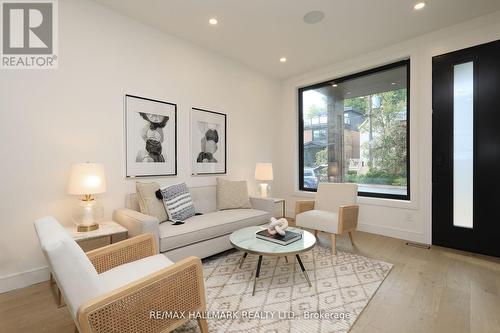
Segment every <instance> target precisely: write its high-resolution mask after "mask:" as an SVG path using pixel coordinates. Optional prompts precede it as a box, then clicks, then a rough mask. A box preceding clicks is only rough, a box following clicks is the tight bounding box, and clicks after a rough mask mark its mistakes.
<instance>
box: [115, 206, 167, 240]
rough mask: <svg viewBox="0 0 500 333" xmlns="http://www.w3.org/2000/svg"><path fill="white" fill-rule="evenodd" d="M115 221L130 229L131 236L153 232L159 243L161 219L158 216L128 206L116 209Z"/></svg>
mask: <svg viewBox="0 0 500 333" xmlns="http://www.w3.org/2000/svg"><path fill="white" fill-rule="evenodd" d="M113 221H115V222H117V223H119V224H121V225H122V226H124V227H125V228H127V229H128V235H129V237H134V236H139V235H142V234H153V236H155V239H156V242H157V243H156V244H157V245H158V243H159V239H160V229H159V226H160V221H158V219H157V218H156V217H153V216H149V215H145V214H142V213H139V212H136V211H135V210H132V209H128V208H120V209H115V211H114V212H113Z"/></svg>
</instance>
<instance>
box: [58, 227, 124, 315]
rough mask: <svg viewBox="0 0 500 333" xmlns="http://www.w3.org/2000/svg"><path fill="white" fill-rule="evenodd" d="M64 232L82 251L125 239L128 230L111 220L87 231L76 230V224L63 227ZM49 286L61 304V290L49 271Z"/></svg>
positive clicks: (60, 304)
mask: <svg viewBox="0 0 500 333" xmlns="http://www.w3.org/2000/svg"><path fill="white" fill-rule="evenodd" d="M65 229H66V232H67V233H68V234H69V235H70V236H71V237H73V239H74V240H75V241H76V243H77V244H78V245H80V247H81V248H82V249H83V251H84V252H88V251H92V250H95V249H98V248H100V247H103V246H106V245H110V244H113V243H116V242H119V241H122V240H125V239H127V233H128V230H127V229H126V228H125V227H123V226H122V225H120V224H118V223H116V222H113V221H104V222H101V223H99V229H97V230H93V231H87V232H78V231H77V229H76V225H74V226H69V227H65ZM50 286H51V288H52V291H53V292H54V297H55V299H56V304H57V307H61V306H63V304H62V297H61V291H60V290H59V287H58V286H57V283H56V281H55V280H54V278H53V276H52V273H50Z"/></svg>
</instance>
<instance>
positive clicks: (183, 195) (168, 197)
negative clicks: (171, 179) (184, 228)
mask: <svg viewBox="0 0 500 333" xmlns="http://www.w3.org/2000/svg"><path fill="white" fill-rule="evenodd" d="M161 194H162V195H163V204H164V205H165V209H166V210H167V213H168V216H169V218H170V220H171V221H185V220H187V219H188V218H190V217H191V216H194V215H195V210H194V204H193V199H192V198H191V194H190V193H189V190H188V188H187V186H186V183H181V184H176V185H171V186H167V187H164V188H162V189H161Z"/></svg>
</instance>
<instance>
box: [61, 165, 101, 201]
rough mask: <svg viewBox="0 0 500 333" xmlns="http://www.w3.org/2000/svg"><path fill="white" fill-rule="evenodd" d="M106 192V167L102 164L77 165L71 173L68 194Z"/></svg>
mask: <svg viewBox="0 0 500 333" xmlns="http://www.w3.org/2000/svg"><path fill="white" fill-rule="evenodd" d="M103 192H106V177H105V175H104V166H103V165H102V164H100V163H75V164H73V165H71V170H70V172H69V182H68V193H69V194H75V195H85V194H97V193H103Z"/></svg>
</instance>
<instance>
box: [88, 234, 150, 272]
mask: <svg viewBox="0 0 500 333" xmlns="http://www.w3.org/2000/svg"><path fill="white" fill-rule="evenodd" d="M86 254H87V257H88V258H89V259H90V262H92V264H93V265H94V267H95V269H96V271H97V273H99V274H101V273H103V272H106V271H107V270H110V269H112V268H114V267H116V266H120V265H123V264H126V263H129V262H132V261H136V260H139V259H142V258H146V257H149V256H153V255H155V254H158V248H157V245H156V239H155V238H154V236H153V234H143V235H139V236H136V237H133V238H129V239H126V240H124V241H121V242H118V243H114V244H111V245H108V246H104V247H101V248H99V249H96V250H92V251H89V252H87V253H86Z"/></svg>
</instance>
